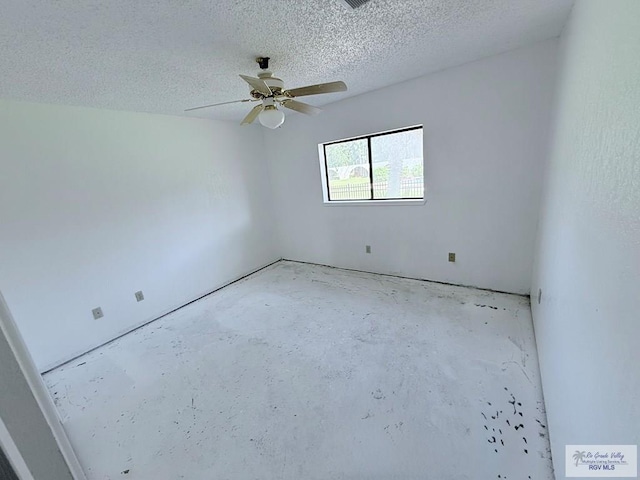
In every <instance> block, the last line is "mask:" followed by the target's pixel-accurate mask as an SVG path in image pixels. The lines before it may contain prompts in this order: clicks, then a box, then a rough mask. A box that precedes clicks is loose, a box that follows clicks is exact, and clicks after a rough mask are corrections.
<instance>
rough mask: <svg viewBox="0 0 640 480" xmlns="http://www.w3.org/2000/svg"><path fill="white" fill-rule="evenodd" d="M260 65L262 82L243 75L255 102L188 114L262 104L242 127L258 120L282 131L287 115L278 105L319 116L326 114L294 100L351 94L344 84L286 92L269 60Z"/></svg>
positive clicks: (251, 113) (258, 59)
mask: <svg viewBox="0 0 640 480" xmlns="http://www.w3.org/2000/svg"><path fill="white" fill-rule="evenodd" d="M256 62H257V63H258V65H259V66H260V68H261V69H262V72H260V73H259V74H258V78H255V77H248V76H246V75H240V78H242V79H243V80H244V81H245V82H247V83H248V84H249V85H250V86H251V92H250V93H249V94H250V95H251V98H246V99H244V100H234V101H231V102H222V103H214V104H213V105H203V106H201V107H194V108H188V109H186V110H185V112H191V111H193V110H200V109H202V108H210V107H217V106H219V105H228V104H230V103H243V102H260V104H259V105H256V106H255V107H253V109H251V111H250V112H249V114H248V115H247V116H246V117H244V119H243V120H242V122H240V125H249V124H251V123H253V121H254V120H255V119H256V118H257V119H258V120H259V121H260V123H261V124H262V125H263V126H265V127H267V128H278V127H279V126H280V125H282V124H283V123H284V113H283V112H282V111H281V110H278V105H280V106H282V107H284V108H288V109H290V110H295V111H296V112H300V113H305V114H307V115H317V114H318V113H320V112H321V111H322V110H321V109H319V108H318V107H314V106H313V105H309V104H306V103H302V102H298V101H297V100H294V98H296V97H304V96H307V95H318V94H321V93H334V92H344V91H346V90H347V86H346V85H345V83H344V82H329V83H320V84H318V85H309V86H307V87H300V88H294V89H291V90H285V88H284V82H283V81H282V80H280V79H279V78H276V77H274V76H273V74H272V73H271V72H270V71H269V57H258V58H256Z"/></svg>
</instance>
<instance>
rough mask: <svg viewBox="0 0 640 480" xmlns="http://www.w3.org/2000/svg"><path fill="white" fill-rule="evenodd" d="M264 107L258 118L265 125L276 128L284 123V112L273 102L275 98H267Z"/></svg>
mask: <svg viewBox="0 0 640 480" xmlns="http://www.w3.org/2000/svg"><path fill="white" fill-rule="evenodd" d="M263 106H264V109H263V110H262V111H261V112H260V115H258V120H259V121H260V123H261V124H262V126H263V127H267V128H271V129H272V130H273V129H276V128H278V127H279V126H280V125H282V124H283V123H284V113H283V112H281V111H280V110H278V108H277V107H276V106H275V105H274V104H273V98H265V99H264V101H263Z"/></svg>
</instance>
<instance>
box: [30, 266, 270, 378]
mask: <svg viewBox="0 0 640 480" xmlns="http://www.w3.org/2000/svg"><path fill="white" fill-rule="evenodd" d="M280 261H282V258H279V259H277V260H274V261H272V262H269V263H267V264H265V265H262V266H260V267H258V268H256V269H254V270H251V271H250V272H249V273H245V274H242V275H239V276H238V277H235V278H234V279H233V280H230V281H228V282H226V283H224V284H222V285H220V286H219V287H216V288H214V289H212V290H207V291H206V292H205V293H202V294H200V295H196V296H195V297H194V298H193V299H192V300H189V301H188V302H186V303H182V304H180V305H175V306H172V307H169V308H168V309H166V310H164V311H163V313H161V314H160V315H157V316H154V317H153V318H150V319H147V320H144V321H142V322H140V323H137V324H135V325H133V326H132V327H130V328H127V329H125V330H121V331H120V332H118V333H117V334H116V335H115V336H114V337H113V338H111V339H110V340H107V341H106V342H100V343H98V344H95V345H93V346H91V347H89V348H87V349H83V350H82V351H80V352H76V353H74V354H72V355H69V356H68V357H66V358H63V359H61V360H59V361H57V362H54V363H52V364H49V365H47V366H46V367H45V368H43V369H42V371H41V375H45V374H47V373H49V372H50V371H52V370H55V369H56V368H58V367H62V366H63V365H66V364H67V363H71V362H73V361H75V360H77V359H78V358H80V357H81V356H83V355H86V354H87V353H89V352H92V351H94V350H96V349H98V348H101V347H103V346H105V345H108V344H110V343H111V342H114V341H116V340H118V339H119V338H121V337H124V336H125V335H127V334H129V333H131V332H133V331H135V330H138V329H139V328H142V327H144V326H145V325H149V324H150V323H153V322H155V321H156V320H160V319H161V318H163V317H166V316H167V315H169V314H171V313H173V312H175V311H176V310H180V309H181V308H183V307H186V306H187V305H191V304H192V303H194V302H197V301H198V300H202V299H203V298H205V297H206V296H208V295H211V294H212V293H214V292H217V291H218V290H220V289H222V288H224V287H228V286H229V285H232V284H234V283H236V282H239V281H240V280H242V279H244V278H247V277H248V276H250V275H253V274H254V273H258V272H259V271H261V270H264V269H265V268H269V267H270V266H272V265H275V264H276V263H278V262H280Z"/></svg>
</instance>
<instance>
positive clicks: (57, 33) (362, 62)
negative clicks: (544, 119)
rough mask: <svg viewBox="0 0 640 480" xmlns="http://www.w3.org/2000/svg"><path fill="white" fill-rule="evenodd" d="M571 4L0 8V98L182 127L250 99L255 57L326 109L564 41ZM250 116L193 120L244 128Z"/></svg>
mask: <svg viewBox="0 0 640 480" xmlns="http://www.w3.org/2000/svg"><path fill="white" fill-rule="evenodd" d="M572 4H573V0H371V1H370V2H369V3H367V4H366V5H364V6H362V7H360V8H358V9H356V10H350V9H347V7H345V5H344V3H342V2H341V1H340V0H208V1H203V0H202V1H201V0H156V1H149V0H103V1H95V0H89V1H82V2H80V1H77V0H56V1H41V0H0V98H9V99H16V100H26V101H34V102H46V103H61V104H67V105H83V106H91V107H98V108H109V109H117V110H132V111H141V112H154V113H165V114H173V115H182V114H183V113H182V112H183V110H184V109H185V108H188V107H194V106H198V105H202V104H209V103H216V102H223V101H227V100H237V99H241V98H247V93H248V90H249V89H248V87H247V85H246V84H244V82H243V81H242V80H241V79H240V78H239V77H238V73H244V74H248V75H255V74H256V73H257V70H258V69H257V65H256V64H255V63H254V58H255V57H256V56H258V55H263V56H270V57H271V58H272V60H271V70H273V72H274V74H275V75H276V76H278V77H280V78H282V79H283V80H284V81H285V85H286V86H287V87H289V88H293V87H298V86H303V85H307V84H311V83H320V82H328V81H333V80H344V81H345V82H346V83H347V85H348V86H349V91H348V92H346V93H336V94H329V95H325V96H318V97H307V99H305V101H307V100H308V102H309V103H312V104H315V105H323V104H326V103H330V102H334V101H336V100H339V99H342V98H346V97H348V96H352V95H357V94H360V93H364V92H367V91H371V90H375V89H378V88H381V87H384V86H387V85H391V84H394V83H397V82H400V81H403V80H407V79H410V78H414V77H418V76H421V75H424V74H426V73H429V72H433V71H436V70H440V69H443V68H446V67H449V66H453V65H459V64H461V63H464V62H467V61H470V60H475V59H478V58H482V57H486V56H488V55H492V54H496V53H500V52H503V51H506V50H510V49H512V48H516V47H519V46H523V45H527V44H530V43H533V42H536V41H540V40H544V39H547V38H551V37H554V36H557V35H558V34H559V33H560V30H561V29H562V26H563V25H564V22H565V20H566V19H567V17H568V14H569V10H570V9H571V6H572ZM247 111H248V106H247V104H238V105H231V106H224V107H218V108H215V109H208V110H205V111H199V112H197V113H192V114H189V115H190V116H202V117H209V118H223V119H240V118H242V116H243V115H244V114H245V113H246V112H247Z"/></svg>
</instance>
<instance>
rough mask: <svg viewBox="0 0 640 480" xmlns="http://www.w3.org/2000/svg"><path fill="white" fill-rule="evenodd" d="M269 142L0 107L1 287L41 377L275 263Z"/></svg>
mask: <svg viewBox="0 0 640 480" xmlns="http://www.w3.org/2000/svg"><path fill="white" fill-rule="evenodd" d="M262 143H263V140H262V134H261V132H260V130H259V129H258V128H243V129H241V128H238V126H237V125H235V124H231V123H225V122H216V121H208V120H199V119H188V118H179V117H169V116H161V115H148V114H140V113H126V112H114V111H105V110H95V109H87V108H74V107H61V106H50V105H38V104H27V103H17V102H9V101H2V102H0V228H1V230H0V265H1V269H0V288H1V289H2V290H3V292H4V294H5V297H6V300H7V303H8V304H9V306H10V308H11V309H12V311H13V314H14V316H15V318H16V322H17V323H18V325H19V327H20V330H21V332H22V335H23V337H24V339H25V341H26V343H27V345H28V347H29V349H30V350H31V352H32V354H33V356H34V358H35V361H36V363H37V365H38V367H39V368H40V369H46V368H48V367H51V366H53V365H56V364H58V363H60V362H61V361H63V360H66V359H69V358H70V357H73V356H75V355H77V354H80V353H82V352H84V351H86V350H87V349H89V348H92V347H95V346H97V345H100V344H102V343H103V342H105V341H108V340H110V339H112V338H113V337H114V336H116V335H118V334H120V333H122V332H125V331H127V330H129V329H131V328H132V327H135V326H137V325H139V324H141V323H144V322H146V321H149V320H151V319H153V318H155V317H157V316H158V315H160V314H162V313H164V312H167V311H168V310H170V309H172V308H174V307H178V306H180V305H182V304H184V303H185V302H188V301H190V300H192V299H194V298H197V297H199V296H200V295H203V294H205V293H207V292H209V291H211V290H212V289H214V288H216V287H218V286H221V285H223V284H225V283H226V282H228V281H231V280H233V279H235V278H237V277H239V276H241V275H243V274H246V273H248V272H250V271H252V270H254V269H256V268H258V267H260V266H263V265H265V264H267V263H270V262H272V261H274V260H276V259H277V258H279V255H278V254H277V252H276V250H275V246H274V243H273V232H272V226H271V225H272V222H273V217H272V211H271V193H270V192H271V190H270V185H269V184H268V179H267V177H268V175H267V171H266V168H267V166H266V161H265V160H264V159H263V158H262V154H261V151H262V149H261V147H262ZM137 290H143V291H144V294H145V300H144V301H143V302H141V303H136V301H135V298H134V292H136V291H137ZM97 306H101V307H102V309H103V311H104V315H105V316H104V318H102V319H100V320H97V321H96V320H93V317H92V316H91V309H92V308H94V307H97Z"/></svg>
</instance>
